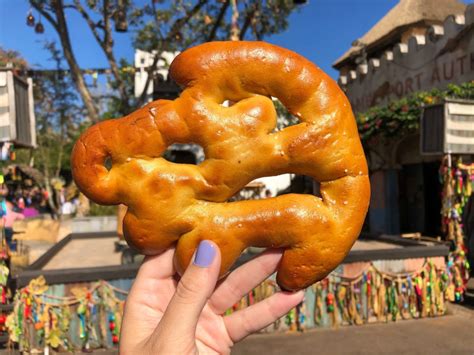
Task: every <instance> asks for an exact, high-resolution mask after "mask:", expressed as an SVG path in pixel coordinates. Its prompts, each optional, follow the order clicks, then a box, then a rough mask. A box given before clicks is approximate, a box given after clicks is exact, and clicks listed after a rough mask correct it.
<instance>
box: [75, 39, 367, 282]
mask: <svg viewBox="0 0 474 355" xmlns="http://www.w3.org/2000/svg"><path fill="white" fill-rule="evenodd" d="M170 74H171V75H172V77H173V79H174V80H175V81H176V82H177V83H178V84H179V85H181V86H182V87H183V88H184V91H183V92H182V93H181V95H180V97H179V98H177V99H176V100H174V101H168V100H158V101H155V102H152V103H150V104H148V105H147V106H145V107H143V108H141V109H139V110H137V111H135V112H133V113H132V114H130V115H128V116H126V117H124V118H120V119H115V120H107V121H103V122H101V123H99V124H96V125H94V126H92V127H91V128H89V129H88V130H87V131H86V132H85V133H84V134H83V135H82V136H81V137H80V138H79V140H78V141H77V143H76V145H75V147H74V150H73V154H72V167H73V177H74V179H75V181H76V183H77V185H78V186H79V188H80V189H81V191H83V192H84V194H85V195H86V196H88V197H89V198H90V199H92V200H93V201H96V202H97V203H101V204H109V205H110V204H119V203H122V204H125V205H127V206H128V211H127V214H126V216H125V219H124V235H125V238H126V239H127V241H128V243H129V244H130V245H132V246H133V247H135V248H137V249H138V250H139V251H141V252H142V253H144V254H148V255H153V254H158V253H160V252H162V251H163V250H164V249H167V248H169V247H171V246H172V245H174V244H176V255H175V264H176V267H177V270H178V271H179V272H183V270H184V269H185V268H186V266H187V265H188V264H189V262H190V260H191V258H192V255H193V253H194V250H195V249H196V247H197V245H198V243H199V242H200V241H201V240H203V239H210V240H213V241H214V242H215V243H217V245H218V246H219V248H220V249H221V253H222V266H221V275H224V274H225V273H226V272H227V271H228V270H229V269H230V267H231V266H232V264H233V263H234V262H235V260H236V259H237V258H238V256H239V255H240V254H241V252H242V251H243V250H244V249H245V248H247V247H248V246H258V247H269V248H285V251H284V254H283V258H282V261H281V264H280V265H279V269H278V274H277V282H278V284H279V285H280V286H281V287H282V288H283V289H286V290H297V289H301V288H305V287H307V286H309V285H311V284H312V283H314V282H316V281H318V280H321V279H322V278H324V277H325V276H326V275H327V274H328V273H329V272H330V271H332V270H333V269H334V268H335V267H336V266H337V265H338V264H339V263H340V262H342V260H343V259H344V258H345V256H346V255H347V253H348V252H349V250H350V248H351V247H352V245H353V243H354V241H355V240H356V239H357V237H358V235H359V233H360V230H361V227H362V224H363V222H364V218H365V215H366V212H367V208H368V204H369V196H370V185H369V179H368V171H367V163H366V160H365V156H364V153H363V149H362V146H361V143H360V140H359V136H358V132H357V127H356V123H355V120H354V117H353V114H352V110H351V107H350V104H349V102H348V100H347V98H346V97H345V95H344V94H343V92H342V91H341V90H340V88H339V87H338V85H337V84H336V83H335V82H334V81H333V80H332V79H331V78H329V77H328V76H327V75H326V74H325V73H323V72H322V71H321V70H320V69H319V68H318V67H316V66H315V65H314V64H312V63H311V62H309V61H308V60H306V59H305V58H303V57H301V56H300V55H298V54H296V53H294V52H291V51H289V50H286V49H283V48H280V47H277V46H274V45H271V44H268V43H264V42H211V43H206V44H202V45H199V46H196V47H193V48H190V49H188V50H186V51H184V52H183V53H181V54H180V55H179V56H178V57H177V58H176V59H175V60H174V61H173V63H172V65H171V68H170ZM270 96H273V97H277V98H278V99H279V100H280V101H281V102H282V103H283V104H284V105H285V106H286V107H287V109H288V110H289V111H290V112H291V113H293V114H294V115H296V116H297V117H298V118H299V119H300V121H301V122H300V123H299V124H297V125H294V126H291V127H287V128H285V129H283V130H281V131H278V132H274V128H275V124H276V112H275V108H274V106H273V103H272V101H271V99H270V98H269V97H270ZM224 100H231V101H233V102H235V104H234V105H233V106H231V107H223V106H221V105H220V104H221V103H222V102H223V101H224ZM187 142H194V143H197V144H200V145H201V146H202V147H203V148H204V151H205V155H206V159H205V161H204V162H203V163H201V164H199V165H197V166H195V165H187V164H175V163H171V162H168V161H166V160H165V159H164V158H162V155H163V153H164V152H165V150H166V148H167V147H168V146H169V145H171V144H173V143H187ZM106 158H110V159H111V160H112V168H111V169H110V170H108V169H107V168H106V167H105V166H104V161H105V159H106ZM283 173H295V174H302V175H307V176H311V177H312V178H313V179H315V180H316V181H319V182H320V191H321V197H317V196H313V195H300V194H288V195H283V196H278V197H275V198H270V199H265V200H252V201H239V202H230V203H229V202H226V201H227V200H228V199H229V198H230V197H231V196H233V195H234V194H235V193H236V192H238V191H239V190H240V189H241V188H243V187H244V186H245V185H246V184H247V183H249V182H250V181H252V180H254V179H255V178H258V177H263V176H273V175H278V174H283Z"/></svg>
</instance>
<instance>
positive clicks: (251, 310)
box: [224, 291, 304, 343]
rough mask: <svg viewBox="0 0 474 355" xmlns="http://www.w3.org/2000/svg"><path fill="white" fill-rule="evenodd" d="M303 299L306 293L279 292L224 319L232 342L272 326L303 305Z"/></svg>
mask: <svg viewBox="0 0 474 355" xmlns="http://www.w3.org/2000/svg"><path fill="white" fill-rule="evenodd" d="M303 298H304V291H298V292H295V293H289V292H278V293H275V294H274V295H273V296H271V297H269V298H267V299H265V300H263V301H261V302H259V303H256V304H254V305H253V306H250V307H247V308H245V309H243V310H241V311H238V312H236V313H232V314H231V315H229V316H227V317H224V323H225V325H226V328H227V332H228V334H229V336H230V338H231V340H232V341H233V342H234V343H236V342H238V341H240V340H242V339H243V338H245V337H246V336H247V335H249V334H252V333H254V332H256V331H258V330H260V329H262V328H265V327H266V326H268V325H270V324H272V323H273V322H275V321H276V320H277V319H279V318H281V317H282V316H284V315H285V314H286V313H288V312H289V311H290V310H291V309H292V308H294V307H296V306H297V305H298V304H299V303H301V302H302V301H303Z"/></svg>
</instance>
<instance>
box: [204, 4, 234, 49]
mask: <svg viewBox="0 0 474 355" xmlns="http://www.w3.org/2000/svg"><path fill="white" fill-rule="evenodd" d="M229 4H230V0H226V1H225V2H224V3H223V4H222V7H221V9H220V11H219V14H218V15H217V19H216V22H214V26H212V29H211V33H209V37H208V38H207V41H208V42H210V41H213V40H214V39H215V38H216V34H217V29H218V28H219V26H220V25H221V23H222V19H223V18H224V15H225V13H226V11H227V9H228V8H229Z"/></svg>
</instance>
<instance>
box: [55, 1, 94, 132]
mask: <svg viewBox="0 0 474 355" xmlns="http://www.w3.org/2000/svg"><path fill="white" fill-rule="evenodd" d="M52 4H53V6H54V11H55V14H56V19H57V26H58V28H57V29H56V30H57V32H58V35H59V38H60V40H61V45H62V47H63V51H64V57H66V60H67V63H68V64H69V68H70V69H71V75H72V78H73V80H74V82H75V83H76V86H77V90H78V91H79V94H80V95H81V98H82V101H83V102H84V105H85V106H86V110H87V113H88V115H89V118H90V120H91V121H92V122H94V123H95V122H98V121H99V113H98V111H97V108H96V106H95V105H94V100H93V98H92V95H91V93H90V91H89V89H88V88H87V86H86V83H85V81H84V77H83V76H82V73H81V69H80V68H79V65H78V64H77V60H76V57H75V56H74V52H73V50H72V46H71V41H70V39H69V32H68V27H67V23H66V18H65V16H64V8H63V7H64V4H63V0H56V1H53V2H52Z"/></svg>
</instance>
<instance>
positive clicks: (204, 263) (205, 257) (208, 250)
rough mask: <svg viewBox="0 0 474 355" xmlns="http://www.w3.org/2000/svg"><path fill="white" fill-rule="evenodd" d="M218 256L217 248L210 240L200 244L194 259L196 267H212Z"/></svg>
mask: <svg viewBox="0 0 474 355" xmlns="http://www.w3.org/2000/svg"><path fill="white" fill-rule="evenodd" d="M214 256H216V248H215V246H214V244H211V243H210V242H209V241H208V240H203V241H202V242H201V243H199V246H198V249H197V251H196V256H195V257H194V265H196V266H199V267H208V266H209V265H211V263H212V260H214Z"/></svg>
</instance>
